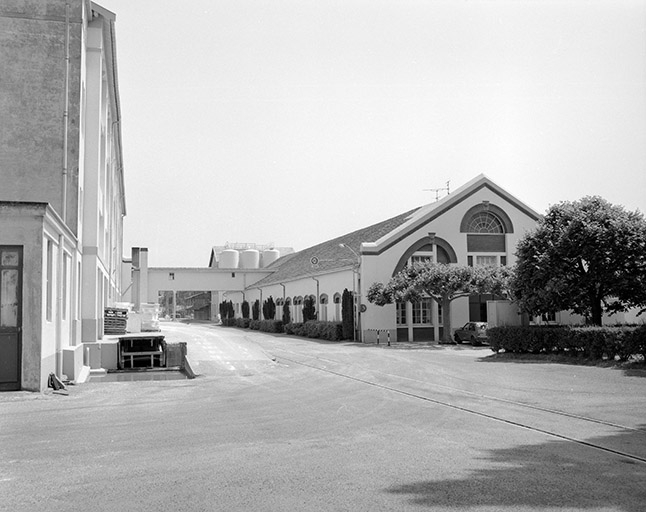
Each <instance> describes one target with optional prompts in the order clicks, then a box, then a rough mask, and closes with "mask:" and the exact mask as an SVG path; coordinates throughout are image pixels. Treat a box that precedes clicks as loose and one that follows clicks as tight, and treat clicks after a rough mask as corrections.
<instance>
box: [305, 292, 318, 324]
mask: <svg viewBox="0 0 646 512" xmlns="http://www.w3.org/2000/svg"><path fill="white" fill-rule="evenodd" d="M309 320H316V306H315V305H314V298H313V297H305V300H303V322H307V321H309Z"/></svg>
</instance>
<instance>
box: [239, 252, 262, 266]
mask: <svg viewBox="0 0 646 512" xmlns="http://www.w3.org/2000/svg"><path fill="white" fill-rule="evenodd" d="M258 267H260V252H259V251H257V250H256V249H247V250H246V251H242V254H241V255H240V268H258Z"/></svg>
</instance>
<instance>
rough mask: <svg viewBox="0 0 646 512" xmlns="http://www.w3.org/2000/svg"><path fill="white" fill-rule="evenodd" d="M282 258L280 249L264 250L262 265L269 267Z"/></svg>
mask: <svg viewBox="0 0 646 512" xmlns="http://www.w3.org/2000/svg"><path fill="white" fill-rule="evenodd" d="M278 258H280V251H279V250H278V249H266V250H264V251H263V252H262V266H263V267H267V266H269V265H271V264H272V263H273V262H274V261H276V260H277V259H278Z"/></svg>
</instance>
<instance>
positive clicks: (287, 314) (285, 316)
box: [283, 302, 292, 325]
mask: <svg viewBox="0 0 646 512" xmlns="http://www.w3.org/2000/svg"><path fill="white" fill-rule="evenodd" d="M291 321H292V314H291V313H290V311H289V304H288V303H287V302H285V304H283V325H287V324H288V323H290V322H291Z"/></svg>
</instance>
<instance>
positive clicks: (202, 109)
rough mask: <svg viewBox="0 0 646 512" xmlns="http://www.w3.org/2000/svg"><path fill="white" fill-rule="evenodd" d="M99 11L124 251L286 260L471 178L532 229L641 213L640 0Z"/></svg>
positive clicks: (386, 1) (197, 4) (381, 0)
mask: <svg viewBox="0 0 646 512" xmlns="http://www.w3.org/2000/svg"><path fill="white" fill-rule="evenodd" d="M98 3H99V4H101V5H103V6H104V7H106V8H107V9H109V10H111V11H113V12H115V13H116V15H117V23H116V31H117V32H116V33H117V58H118V60H117V65H118V73H119V86H120V95H121V112H122V118H123V121H122V129H123V148H124V164H125V176H126V202H127V209H128V215H127V217H126V219H125V239H124V246H125V249H124V250H125V251H126V255H127V254H128V253H129V248H130V247H131V246H138V247H148V248H149V250H150V264H151V265H153V266H206V265H207V264H208V258H209V255H210V249H211V246H213V245H223V244H224V243H225V242H255V243H260V244H266V243H270V242H273V243H274V244H276V245H277V246H291V247H294V248H295V249H296V250H300V249H304V248H306V247H309V246H312V245H315V244H317V243H319V242H322V241H325V240H328V239H330V238H333V237H335V236H338V235H341V234H344V233H347V232H350V231H353V230H355V229H359V228H361V227H364V226H368V225H370V224H373V223H376V222H379V221H381V220H384V219H386V218H389V217H391V216H394V215H397V214H399V213H402V212H404V211H407V210H409V209H412V208H415V207H417V206H421V205H423V204H427V203H429V202H432V201H434V200H435V193H434V192H428V191H424V189H432V188H440V187H444V186H445V183H446V181H447V180H450V181H451V183H450V186H451V188H452V189H456V188H458V187H459V186H461V185H463V184H464V183H465V182H467V181H468V180H470V179H471V178H473V177H475V176H476V175H477V174H479V173H481V172H484V173H485V174H487V175H488V176H489V177H490V178H491V179H493V180H494V181H495V182H496V183H498V184H499V185H500V186H502V187H503V188H505V189H506V190H508V191H509V192H510V193H512V194H514V195H515V196H516V197H517V198H518V199H520V200H521V201H523V202H525V203H526V204H527V205H529V206H530V207H532V208H534V209H535V210H537V211H538V212H539V213H544V212H545V210H546V209H547V208H548V206H549V205H552V204H556V203H558V202H560V201H562V200H576V199H579V198H581V197H583V196H586V195H601V196H603V197H605V198H606V199H607V200H609V201H610V202H612V203H615V204H622V205H624V206H625V207H626V208H628V209H630V210H635V209H639V210H641V211H642V212H646V0H639V1H637V0H635V1H623V0H606V1H594V0H589V1H574V0H558V1H548V0H536V1H528V0H510V1H503V0H489V1H477V0H466V1H465V0H447V1H431V0H426V1H423V0H273V1H260V0H227V1H222V0H192V1H190V2H177V1H172V2H171V1H163V0H98Z"/></svg>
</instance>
